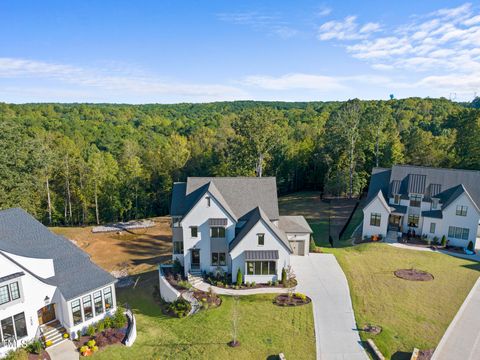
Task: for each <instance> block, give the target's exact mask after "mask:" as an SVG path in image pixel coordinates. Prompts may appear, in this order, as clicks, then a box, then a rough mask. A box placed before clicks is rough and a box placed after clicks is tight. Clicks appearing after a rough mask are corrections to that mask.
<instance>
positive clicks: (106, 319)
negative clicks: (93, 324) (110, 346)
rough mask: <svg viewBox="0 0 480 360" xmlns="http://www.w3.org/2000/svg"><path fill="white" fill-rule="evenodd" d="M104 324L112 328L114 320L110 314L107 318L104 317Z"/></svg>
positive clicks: (107, 327)
mask: <svg viewBox="0 0 480 360" xmlns="http://www.w3.org/2000/svg"><path fill="white" fill-rule="evenodd" d="M103 324H104V325H105V329H110V328H111V327H113V320H112V318H111V317H110V316H107V317H106V318H105V319H103Z"/></svg>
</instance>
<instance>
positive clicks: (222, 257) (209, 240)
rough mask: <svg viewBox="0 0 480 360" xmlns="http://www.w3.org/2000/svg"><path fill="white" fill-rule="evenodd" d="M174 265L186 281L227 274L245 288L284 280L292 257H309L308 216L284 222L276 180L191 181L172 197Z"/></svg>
mask: <svg viewBox="0 0 480 360" xmlns="http://www.w3.org/2000/svg"><path fill="white" fill-rule="evenodd" d="M171 216H172V230H173V259H178V260H179V261H180V262H181V263H182V264H183V266H184V268H185V275H188V274H189V273H191V274H199V273H201V272H207V273H209V272H215V271H217V270H218V269H222V270H223V271H224V272H227V273H230V274H232V281H235V280H236V274H237V271H238V269H240V270H241V272H242V274H243V279H244V281H245V282H247V281H249V282H253V281H255V282H257V283H266V282H268V281H275V280H280V278H281V272H282V269H283V268H284V267H287V266H289V265H290V256H291V255H302V256H305V255H308V252H309V241H310V235H311V233H312V230H311V228H310V226H309V225H308V223H307V222H306V220H305V219H304V218H303V216H280V215H279V211H278V199H277V186H276V180H275V178H273V177H262V178H256V177H189V178H188V179H187V181H186V182H179V183H175V184H174V186H173V191H172V205H171Z"/></svg>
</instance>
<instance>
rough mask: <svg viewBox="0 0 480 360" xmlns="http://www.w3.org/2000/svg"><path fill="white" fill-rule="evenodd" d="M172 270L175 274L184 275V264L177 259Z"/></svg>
mask: <svg viewBox="0 0 480 360" xmlns="http://www.w3.org/2000/svg"><path fill="white" fill-rule="evenodd" d="M172 270H173V272H174V273H175V274H179V273H180V274H183V266H182V263H181V262H180V261H179V260H178V259H175V260H174V261H173V267H172Z"/></svg>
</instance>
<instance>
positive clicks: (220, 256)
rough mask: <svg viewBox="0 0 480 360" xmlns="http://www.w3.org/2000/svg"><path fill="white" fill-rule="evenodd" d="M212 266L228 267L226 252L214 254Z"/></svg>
mask: <svg viewBox="0 0 480 360" xmlns="http://www.w3.org/2000/svg"><path fill="white" fill-rule="evenodd" d="M212 265H213V266H225V265H227V258H226V256H225V253H224V252H220V253H218V252H213V253H212Z"/></svg>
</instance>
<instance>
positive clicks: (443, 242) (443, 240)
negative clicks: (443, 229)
mask: <svg viewBox="0 0 480 360" xmlns="http://www.w3.org/2000/svg"><path fill="white" fill-rule="evenodd" d="M442 246H447V237H446V236H445V235H443V236H442Z"/></svg>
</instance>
